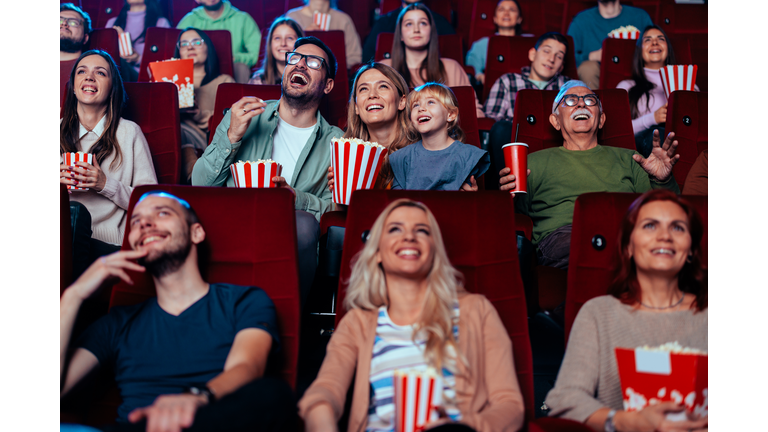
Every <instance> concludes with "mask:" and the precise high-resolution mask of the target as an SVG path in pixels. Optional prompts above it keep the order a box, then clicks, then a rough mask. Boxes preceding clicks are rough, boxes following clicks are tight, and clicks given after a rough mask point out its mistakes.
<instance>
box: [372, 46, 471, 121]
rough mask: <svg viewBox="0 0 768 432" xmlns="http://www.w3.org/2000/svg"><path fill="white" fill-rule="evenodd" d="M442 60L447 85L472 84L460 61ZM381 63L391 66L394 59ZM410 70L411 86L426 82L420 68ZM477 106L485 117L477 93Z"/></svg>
mask: <svg viewBox="0 0 768 432" xmlns="http://www.w3.org/2000/svg"><path fill="white" fill-rule="evenodd" d="M440 61H441V62H443V67H444V68H445V82H444V83H443V84H445V85H447V86H448V87H458V86H471V85H472V84H470V82H469V78H467V73H466V72H465V71H464V68H463V67H461V65H460V64H459V62H457V61H456V60H454V59H449V58H445V57H442V58H440ZM379 63H382V64H385V65H387V66H390V67H391V66H392V59H384V60H382V61H380V62H379ZM409 70H410V72H411V82H410V83H408V85H409V86H411V87H413V88H416V87H418V86H420V85H423V84H426V82H425V81H424V79H423V78H422V77H421V75H419V70H418V69H409ZM475 108H477V118H484V117H485V112H484V111H483V106H482V105H480V101H479V100H478V99H477V94H475Z"/></svg>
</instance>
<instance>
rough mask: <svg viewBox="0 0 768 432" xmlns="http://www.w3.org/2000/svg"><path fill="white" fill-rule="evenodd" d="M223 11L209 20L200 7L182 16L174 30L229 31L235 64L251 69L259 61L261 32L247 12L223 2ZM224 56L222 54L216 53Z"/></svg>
mask: <svg viewBox="0 0 768 432" xmlns="http://www.w3.org/2000/svg"><path fill="white" fill-rule="evenodd" d="M223 3H224V11H223V12H222V13H221V16H219V17H218V18H216V19H213V18H211V17H210V16H209V15H208V14H207V13H206V12H205V9H204V8H203V7H202V6H199V7H196V8H194V9H192V12H190V13H188V14H186V15H184V18H182V19H181V21H179V24H178V25H176V28H179V29H185V28H187V27H194V28H196V29H200V30H229V33H230V34H231V35H232V55H233V57H234V60H235V63H244V64H246V65H248V67H253V65H255V64H256V63H257V62H258V61H259V47H260V46H261V30H259V26H258V25H257V24H256V21H254V20H253V18H251V16H250V15H249V14H248V13H247V12H243V11H241V10H239V9H238V8H236V7H234V6H232V4H231V3H229V2H228V1H224V2H223ZM217 54H218V55H220V56H221V55H224V53H217Z"/></svg>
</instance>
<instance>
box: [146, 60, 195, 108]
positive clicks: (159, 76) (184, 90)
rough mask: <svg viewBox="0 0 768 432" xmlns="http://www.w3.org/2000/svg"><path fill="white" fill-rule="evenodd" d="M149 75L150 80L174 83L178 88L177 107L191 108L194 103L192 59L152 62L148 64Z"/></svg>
mask: <svg viewBox="0 0 768 432" xmlns="http://www.w3.org/2000/svg"><path fill="white" fill-rule="evenodd" d="M149 75H150V78H151V79H152V82H170V83H173V84H176V87H177V88H178V89H179V108H191V107H193V106H194V105H195V85H194V82H195V75H194V60H192V59H184V60H180V59H175V58H172V59H170V60H163V61H158V62H152V63H150V64H149ZM168 77H172V78H168Z"/></svg>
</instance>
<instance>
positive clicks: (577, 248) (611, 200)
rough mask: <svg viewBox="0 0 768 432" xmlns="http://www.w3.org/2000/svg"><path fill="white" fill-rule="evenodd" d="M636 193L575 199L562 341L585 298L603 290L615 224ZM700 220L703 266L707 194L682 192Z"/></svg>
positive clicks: (615, 238)
mask: <svg viewBox="0 0 768 432" xmlns="http://www.w3.org/2000/svg"><path fill="white" fill-rule="evenodd" d="M639 196H640V194H636V193H615V192H595V193H587V194H583V195H581V196H579V198H577V199H576V205H575V207H574V210H573V231H572V232H571V251H570V259H569V264H568V292H567V294H566V302H565V341H566V343H567V342H568V336H569V334H570V332H571V328H572V327H573V321H574V320H575V319H576V315H577V314H578V313H579V309H581V307H582V306H583V305H584V303H586V302H587V301H588V300H590V299H592V298H594V297H597V296H601V295H605V294H607V290H608V286H609V285H610V283H611V278H612V277H613V271H614V266H615V262H614V259H615V254H616V248H617V247H618V241H619V228H620V227H621V222H622V220H623V219H624V215H625V214H626V212H627V209H628V208H629V205H630V204H632V202H633V201H634V200H635V199H636V198H637V197H639ZM684 198H685V199H686V200H687V201H688V202H690V203H691V204H692V205H693V206H694V207H695V208H696V210H697V211H698V213H699V215H700V216H701V218H702V222H703V224H704V237H703V238H702V243H701V244H702V252H703V254H702V264H703V266H704V268H706V267H707V237H708V236H707V220H708V211H707V197H705V196H695V195H690V196H685V197H684Z"/></svg>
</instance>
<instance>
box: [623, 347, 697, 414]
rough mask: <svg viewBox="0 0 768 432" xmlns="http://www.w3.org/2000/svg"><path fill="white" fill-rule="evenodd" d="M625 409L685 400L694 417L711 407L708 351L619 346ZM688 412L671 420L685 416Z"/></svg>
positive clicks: (684, 402)
mask: <svg viewBox="0 0 768 432" xmlns="http://www.w3.org/2000/svg"><path fill="white" fill-rule="evenodd" d="M616 363H617V365H618V369H619V378H620V380H621V393H622V397H623V399H624V410H625V411H640V410H642V409H643V408H645V407H646V406H649V405H656V404H659V403H662V402H669V401H672V402H676V403H678V404H683V405H685V407H686V410H687V411H688V412H689V413H691V414H692V415H693V416H694V417H704V416H707V413H708V411H709V402H708V397H707V393H708V389H707V371H708V357H707V355H706V354H695V353H675V352H669V351H659V350H648V349H644V348H637V349H628V348H616ZM685 417H686V416H685V412H681V413H675V414H670V415H668V416H667V419H668V420H672V421H676V420H684V419H685Z"/></svg>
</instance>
